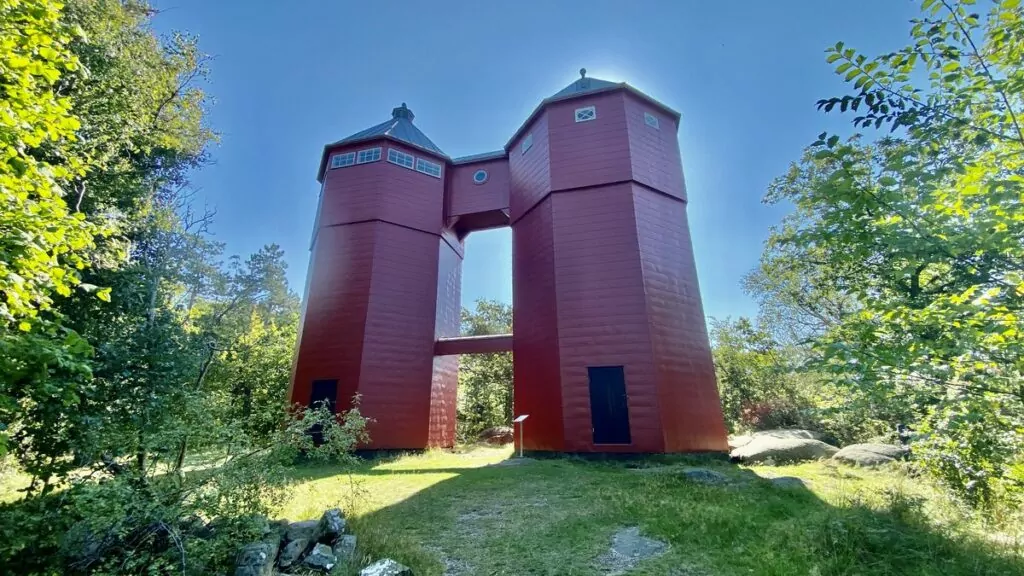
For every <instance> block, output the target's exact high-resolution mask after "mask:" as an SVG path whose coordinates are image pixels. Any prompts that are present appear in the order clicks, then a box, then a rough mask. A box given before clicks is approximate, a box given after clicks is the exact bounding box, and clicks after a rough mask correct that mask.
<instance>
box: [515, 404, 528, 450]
mask: <svg viewBox="0 0 1024 576" xmlns="http://www.w3.org/2000/svg"><path fill="white" fill-rule="evenodd" d="M529 417H530V415H529V414H522V415H519V416H516V419H515V420H513V421H512V423H513V424H519V457H520V458H522V457H523V426H524V425H525V424H524V422H525V421H526V419H527V418H529Z"/></svg>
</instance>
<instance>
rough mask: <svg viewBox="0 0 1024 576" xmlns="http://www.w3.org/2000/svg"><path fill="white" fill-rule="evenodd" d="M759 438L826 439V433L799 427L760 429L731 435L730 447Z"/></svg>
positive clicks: (733, 448)
mask: <svg viewBox="0 0 1024 576" xmlns="http://www.w3.org/2000/svg"><path fill="white" fill-rule="evenodd" d="M758 438H798V439H799V438H802V439H807V440H824V439H825V435H824V434H822V433H820V432H815V431H814V430H803V429H799V428H794V429H788V428H778V429H775V430H760V431H758V432H752V433H750V434H743V435H740V436H729V449H730V450H735V449H737V448H742V447H743V446H746V445H747V444H750V443H751V442H753V441H754V440H756V439H758Z"/></svg>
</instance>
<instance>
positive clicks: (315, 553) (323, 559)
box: [302, 544, 338, 572]
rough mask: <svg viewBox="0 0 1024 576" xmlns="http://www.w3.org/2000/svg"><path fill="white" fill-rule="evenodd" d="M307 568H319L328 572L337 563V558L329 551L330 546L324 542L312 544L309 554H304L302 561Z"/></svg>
mask: <svg viewBox="0 0 1024 576" xmlns="http://www.w3.org/2000/svg"><path fill="white" fill-rule="evenodd" d="M302 563H303V564H305V565H306V567H307V568H312V569H314V570H320V571H322V572H330V571H331V569H332V568H334V565H335V564H337V563H338V558H337V557H335V555H334V552H332V551H331V547H330V546H328V545H326V544H317V545H316V546H313V549H312V550H310V552H309V554H307V555H306V559H305V560H303V561H302Z"/></svg>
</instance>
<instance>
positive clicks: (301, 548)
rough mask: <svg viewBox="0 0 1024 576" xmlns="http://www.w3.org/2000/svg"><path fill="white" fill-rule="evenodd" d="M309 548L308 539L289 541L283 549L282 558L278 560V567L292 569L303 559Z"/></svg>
mask: <svg viewBox="0 0 1024 576" xmlns="http://www.w3.org/2000/svg"><path fill="white" fill-rule="evenodd" d="M306 548H309V539H308V538H296V539H295V540H290V541H288V543H287V544H285V545H284V548H282V549H281V556H280V557H279V558H278V559H277V565H278V566H280V567H281V568H291V567H292V566H295V565H297V564H298V563H299V560H301V559H302V554H303V552H305V551H306Z"/></svg>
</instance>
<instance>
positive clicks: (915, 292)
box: [768, 0, 1024, 502]
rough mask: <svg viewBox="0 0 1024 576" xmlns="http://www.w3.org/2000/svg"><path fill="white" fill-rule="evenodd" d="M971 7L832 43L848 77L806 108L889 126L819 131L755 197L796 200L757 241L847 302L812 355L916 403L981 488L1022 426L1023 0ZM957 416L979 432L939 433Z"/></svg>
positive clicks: (937, 467)
mask: <svg viewBox="0 0 1024 576" xmlns="http://www.w3.org/2000/svg"><path fill="white" fill-rule="evenodd" d="M972 4H974V2H969V1H961V2H952V1H947V0H938V1H936V0H924V1H923V2H922V3H921V8H922V16H921V17H920V18H918V19H915V20H913V22H912V28H911V38H912V44H911V45H910V46H908V47H906V48H904V49H901V50H899V51H896V52H893V53H890V54H885V55H882V56H879V57H877V58H873V59H872V58H868V57H867V56H865V55H861V54H858V53H857V52H856V51H855V50H853V49H851V48H847V47H846V46H845V45H843V44H842V43H838V44H836V45H835V46H834V47H832V48H830V49H829V51H828V58H827V60H828V62H829V63H832V64H834V65H835V67H836V72H837V73H839V74H841V75H843V76H844V78H845V79H846V81H847V82H850V83H851V84H852V85H853V89H854V90H855V92H854V93H852V94H849V95H845V96H841V97H836V98H829V99H825V100H822V101H820V102H819V107H820V108H822V109H824V110H825V111H832V110H834V109H838V110H839V111H842V112H851V113H853V114H855V117H854V119H853V123H854V125H855V126H857V127H861V128H868V127H873V128H880V127H881V126H883V125H888V126H889V128H890V131H891V132H892V136H886V137H881V138H879V139H878V140H877V141H875V142H874V143H873V144H871V145H865V144H863V143H861V141H860V140H859V139H858V138H853V139H850V140H847V141H845V142H843V141H841V140H840V138H839V137H838V136H834V135H833V136H829V135H828V134H822V135H821V136H820V137H819V140H818V142H816V143H815V144H814V146H812V148H811V150H810V151H809V154H810V155H809V156H808V157H806V158H805V159H804V162H803V163H802V164H801V165H799V166H797V167H795V168H794V169H793V170H791V172H790V173H789V174H787V175H786V176H783V177H782V178H781V179H780V180H779V181H778V182H777V183H776V185H775V186H774V187H773V189H772V191H771V193H770V194H769V197H768V201H771V202H777V201H789V202H792V203H793V205H795V207H796V210H795V214H794V216H792V217H790V218H787V221H786V222H785V223H784V225H783V227H782V228H781V229H779V230H776V231H775V232H774V234H773V237H772V239H771V240H770V245H773V246H778V247H781V249H782V250H785V251H789V252H792V253H794V254H797V255H798V256H804V257H806V258H807V259H808V261H813V262H814V263H815V264H816V265H817V266H819V270H821V269H824V270H827V277H829V278H831V279H832V281H833V282H834V284H835V285H836V286H838V287H839V288H840V289H841V290H843V291H844V292H845V293H846V294H848V295H849V296H852V297H853V298H854V299H855V301H856V305H855V309H854V310H853V311H852V312H849V313H846V314H844V315H843V316H842V318H841V321H840V322H838V323H837V324H835V325H833V326H832V327H831V328H829V329H828V330H827V331H826V332H825V333H824V335H823V336H822V337H821V338H820V339H819V340H818V344H819V346H818V351H819V352H820V353H821V354H822V356H823V358H824V365H825V367H826V368H827V369H829V370H831V371H832V372H833V373H834V374H835V375H836V376H838V377H841V378H845V379H846V380H847V381H848V382H849V383H850V384H852V385H855V386H858V387H860V388H861V389H863V390H868V391H870V392H871V393H872V394H875V395H876V396H877V397H878V399H879V401H888V400H894V399H896V398H898V397H901V398H903V399H905V400H909V401H910V402H912V403H913V404H914V406H915V410H916V412H917V413H918V414H919V415H920V416H921V417H922V418H923V424H922V428H923V431H924V432H926V433H927V436H926V438H927V439H926V441H925V442H924V443H923V444H922V451H921V453H922V456H923V457H924V462H925V465H926V466H927V467H928V468H929V469H930V470H931V471H933V472H935V473H936V475H937V476H938V477H939V478H940V479H941V480H943V481H945V482H946V483H947V484H948V485H949V486H950V487H951V488H954V489H955V490H957V491H958V492H959V493H961V494H962V495H964V496H965V497H967V498H969V499H970V500H971V501H973V502H982V501H985V500H987V499H988V498H989V497H990V496H991V494H992V490H993V486H994V485H995V483H997V482H998V481H999V480H1000V479H1007V478H1008V476H1007V474H1008V470H1009V469H1010V467H1011V466H1012V465H1013V461H1014V460H1015V459H1017V460H1019V459H1020V457H1021V456H1020V455H1021V452H1020V446H1021V434H1022V431H1024V430H1022V422H1024V420H1022V411H1024V385H1022V379H1021V378H1022V374H1021V369H1022V368H1024V361H1022V358H1024V354H1022V352H1024V348H1022V345H1024V333H1022V331H1024V324H1022V323H1024V317H1022V315H1021V312H1022V310H1021V308H1022V303H1024V207H1022V199H1024V131H1022V116H1024V11H1022V8H1021V4H1020V2H1019V1H1018V0H1004V1H1002V2H996V3H993V5H992V8H991V9H990V10H989V12H988V13H987V14H985V15H984V16H982V15H980V14H976V13H973V12H971V11H970V7H971V5H972ZM918 79H927V80H926V81H927V86H924V87H922V86H920V85H918V84H917V81H918ZM965 418H967V419H969V420H970V421H971V422H973V423H974V424H972V425H979V426H981V425H983V426H984V427H985V430H986V433H985V434H971V435H965V436H962V437H960V442H959V443H958V442H953V443H949V442H948V440H949V439H951V438H956V437H957V436H958V434H959V432H958V430H964V429H965V428H964V427H963V426H964V425H965V422H964V419H965ZM982 423H983V424H982ZM978 442H987V443H990V444H992V446H990V447H982V446H979V445H978ZM929 443H937V444H938V445H941V446H945V447H946V448H950V447H955V448H956V449H955V451H954V453H953V454H948V453H947V452H946V451H945V450H941V449H940V450H932V449H927V445H928V444H929ZM943 454H947V456H948V457H947V456H944V455H943ZM979 455H984V457H980V456H979ZM950 470H955V471H956V473H950Z"/></svg>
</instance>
